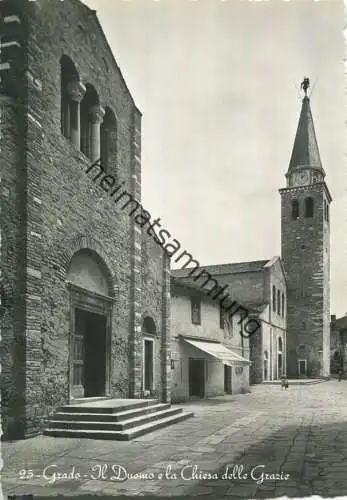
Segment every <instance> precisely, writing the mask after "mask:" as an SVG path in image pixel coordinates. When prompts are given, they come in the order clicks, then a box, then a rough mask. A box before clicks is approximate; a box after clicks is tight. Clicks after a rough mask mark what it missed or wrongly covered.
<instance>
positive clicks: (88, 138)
mask: <svg viewBox="0 0 347 500" xmlns="http://www.w3.org/2000/svg"><path fill="white" fill-rule="evenodd" d="M98 105H99V96H98V93H97V91H96V90H95V88H94V87H93V86H92V85H90V84H89V83H87V85H86V93H85V95H84V97H83V99H82V102H81V111H80V115H81V151H82V153H84V154H85V155H86V156H88V158H90V159H91V158H92V123H93V122H92V113H91V111H92V108H93V107H94V106H98Z"/></svg>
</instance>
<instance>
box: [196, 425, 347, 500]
mask: <svg viewBox="0 0 347 500" xmlns="http://www.w3.org/2000/svg"><path fill="white" fill-rule="evenodd" d="M274 418H276V417H275V415H274ZM232 440H233V436H231V437H230V440H229V442H230V444H231V443H232ZM288 443H291V444H290V446H289V447H288ZM227 445H228V438H227V439H225V440H224V441H223V446H224V447H225V449H224V452H225V453H226V455H227ZM346 459H347V422H341V423H336V424H327V425H319V426H304V427H303V426H300V427H299V426H286V427H283V428H282V429H281V430H280V431H278V432H276V433H274V434H271V435H270V436H268V437H267V438H266V439H264V440H259V441H258V442H256V440H255V442H254V444H252V446H250V447H249V448H247V449H246V450H245V452H243V453H242V454H239V455H238V456H236V457H235V458H233V459H232V460H230V462H226V463H225V465H224V466H223V467H222V468H220V469H219V470H216V471H213V472H214V473H217V474H218V480H212V481H206V480H203V481H201V482H200V483H199V486H202V485H204V486H206V487H207V486H213V485H214V486H215V487H214V493H213V495H212V494H211V495H208V496H209V497H210V498H212V497H213V496H215V497H216V496H218V498H220V497H228V498H238V499H242V498H247V499H248V498H259V499H263V498H275V497H280V496H287V497H289V498H294V497H295V498H297V497H307V496H311V495H320V496H322V497H330V498H331V497H336V496H339V497H342V496H343V497H345V495H346V493H347V474H346ZM197 465H198V467H199V468H200V469H201V470H202V469H203V463H202V462H200V463H199V462H198V460H197ZM205 472H211V471H208V469H205ZM266 474H267V475H268V476H266ZM276 475H277V476H276ZM252 476H253V477H252ZM187 493H188V492H187ZM189 493H190V492H189ZM192 493H193V494H194V491H192Z"/></svg>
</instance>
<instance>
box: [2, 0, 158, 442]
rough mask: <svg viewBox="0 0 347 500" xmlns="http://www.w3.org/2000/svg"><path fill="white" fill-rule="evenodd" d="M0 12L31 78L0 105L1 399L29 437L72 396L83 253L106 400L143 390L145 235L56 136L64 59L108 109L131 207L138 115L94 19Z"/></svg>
mask: <svg viewBox="0 0 347 500" xmlns="http://www.w3.org/2000/svg"><path fill="white" fill-rule="evenodd" d="M1 6H2V7H4V8H5V7H6V9H8V10H9V13H10V14H13V13H14V12H16V13H17V14H18V18H19V28H16V29H17V31H19V33H20V35H21V37H22V38H23V39H24V42H23V47H22V49H23V51H24V52H25V58H26V64H25V65H22V66H21V71H22V72H23V68H25V69H26V68H27V72H26V77H25V79H24V77H23V95H24V97H25V99H24V98H23V105H22V107H17V108H16V107H15V106H13V103H12V102H11V103H7V101H6V104H5V101H4V100H2V101H1V107H2V109H3V110H4V111H3V112H4V113H5V114H7V117H6V123H7V125H6V126H7V127H8V134H7V138H6V149H4V150H3V151H2V152H1V154H2V155H3V158H5V161H4V162H1V178H2V181H1V187H0V189H1V201H2V207H3V206H4V207H5V212H3V213H2V216H1V227H4V226H5V227H6V231H5V233H6V234H5V236H3V238H2V240H3V249H2V257H1V259H2V265H3V264H4V268H5V270H6V272H7V274H8V275H9V277H10V280H11V284H12V285H13V286H14V288H15V297H16V301H15V305H14V309H13V312H12V314H13V315H12V317H13V318H15V320H14V321H11V322H10V324H9V322H8V317H9V315H10V313H7V316H6V319H5V320H4V321H5V322H4V325H3V326H2V333H3V340H4V341H3V346H2V348H3V350H4V349H5V351H6V356H8V362H7V364H6V366H5V374H6V375H5V377H4V379H3V380H4V383H3V393H4V391H5V394H6V398H7V399H8V400H11V398H12V399H13V397H14V396H13V391H14V390H16V391H17V392H18V394H17V393H16V394H17V396H16V398H17V402H15V403H14V404H15V405H16V412H15V415H16V422H14V423H13V422H12V424H13V425H12V427H13V426H15V427H16V428H17V430H18V429H21V432H22V434H23V435H25V436H29V435H31V434H33V433H35V432H37V431H38V430H40V429H41V428H42V424H43V421H44V418H45V417H46V415H47V413H48V412H49V411H50V410H52V409H53V408H55V407H56V406H58V405H60V404H62V403H66V402H67V398H68V396H69V378H68V375H69V367H68V355H69V335H70V302H69V292H68V289H67V287H66V283H65V279H66V272H67V270H68V265H69V260H70V259H71V257H72V255H73V253H74V252H76V251H78V250H79V249H81V248H89V249H91V250H93V251H94V252H95V253H97V254H98V255H99V257H101V258H102V260H103V261H104V263H105V265H106V267H107V269H108V273H109V275H110V276H111V278H112V279H111V281H112V283H113V290H110V293H112V292H113V293H114V298H115V304H114V307H113V314H112V325H111V328H112V345H111V351H112V367H111V394H112V395H113V396H115V397H117V396H121V397H129V396H135V397H136V396H139V395H140V388H141V375H142V373H141V360H142V341H141V330H139V327H140V325H141V313H142V306H141V304H140V302H141V288H140V286H141V280H142V277H141V230H140V229H139V228H138V227H136V225H135V224H134V222H133V220H132V218H131V217H129V214H128V212H127V211H126V210H122V209H121V208H120V207H119V205H118V206H115V204H114V202H113V200H112V199H111V198H110V197H109V196H108V194H107V193H105V192H104V191H103V189H102V188H101V187H100V186H98V185H96V184H95V183H93V181H92V177H93V176H92V175H91V174H89V175H87V174H86V173H85V170H86V169H87V168H88V166H89V165H90V160H89V159H88V158H87V157H86V156H85V155H84V154H83V153H81V152H80V151H78V150H77V149H76V148H75V147H74V146H73V144H72V143H71V142H70V141H69V140H68V139H66V138H65V137H64V136H63V135H62V134H61V128H60V103H61V96H60V85H61V84H60V58H61V56H62V55H63V54H66V55H68V56H69V57H70V58H71V59H72V61H73V62H74V63H75V65H76V68H77V70H78V72H79V76H80V78H81V80H82V81H83V83H84V84H86V83H90V84H92V85H93V86H94V87H95V89H96V90H97V92H98V95H99V99H100V104H101V106H103V107H105V106H109V107H110V108H111V109H113V111H114V113H115V116H116V118H117V132H118V135H117V162H116V163H115V164H114V165H112V167H111V170H110V172H109V173H110V174H112V175H114V176H115V177H116V178H117V181H119V183H120V182H122V181H124V189H127V190H128V191H129V192H131V193H132V194H133V195H134V197H135V198H136V199H138V200H139V199H140V197H141V166H140V158H141V143H140V137H141V115H140V113H139V111H138V110H137V108H136V106H135V104H134V102H133V99H132V97H131V95H130V93H129V90H128V89H127V87H126V84H125V82H124V79H123V77H122V75H121V73H120V70H119V68H118V66H117V64H116V62H115V61H114V58H113V56H112V53H111V51H110V49H109V46H108V44H107V42H106V39H105V37H104V35H103V33H102V30H101V28H100V25H99V23H98V21H97V18H96V15H95V12H94V11H91V10H90V9H88V8H87V7H85V6H84V5H83V4H81V3H80V2H79V1H77V0H71V1H69V2H57V1H55V0H41V1H40V2H27V1H26V0H21V1H20V2H17V1H13V2H2V5H1ZM11 9H12V10H11ZM17 24H18V23H16V25H17ZM27 25H28V26H29V34H28V37H27V35H26V33H25V29H26V26H27ZM17 66H18V64H17ZM17 66H16V61H14V63H13V68H11V71H9V72H8V74H7V81H8V80H9V78H11V74H12V75H13V72H14V71H17V70H18V71H20V69H18V68H17ZM11 72H12V73H11ZM18 113H21V114H20V115H19V114H18ZM19 137H20V138H21V140H18V138H19ZM4 193H5V195H4ZM3 214H5V215H3ZM2 231H3V229H2ZM153 258H154V257H153ZM16 273H17V275H16ZM21 283H22V284H23V285H20V284H21ZM21 286H22V287H23V289H22V288H21ZM159 290H160V287H158V300H159V295H160V293H161V292H160V291H159ZM166 293H167V292H166ZM153 300H155V299H153ZM16 308H17V309H16ZM6 321H7V323H6ZM16 339H20V341H21V342H20V343H18V342H16ZM19 344H20V346H19ZM16 349H20V352H18V351H17V350H16ZM18 364H20V367H21V369H19V368H18V366H17V365H18ZM25 366H26V370H24V367H25ZM13 373H16V376H17V380H16V382H15V383H14V379H13ZM18 378H20V380H18ZM18 399H19V403H18ZM10 414H11V415H13V412H12V413H10V412H9V413H8V415H10ZM11 418H12V417H11ZM24 421H25V426H23V422H24ZM5 431H6V430H5ZM20 437H21V436H20Z"/></svg>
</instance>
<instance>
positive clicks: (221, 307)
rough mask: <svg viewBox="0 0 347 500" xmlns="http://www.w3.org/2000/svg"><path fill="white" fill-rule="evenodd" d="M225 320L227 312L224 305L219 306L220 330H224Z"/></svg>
mask: <svg viewBox="0 0 347 500" xmlns="http://www.w3.org/2000/svg"><path fill="white" fill-rule="evenodd" d="M224 319H225V310H224V307H223V305H222V304H219V328H222V330H224Z"/></svg>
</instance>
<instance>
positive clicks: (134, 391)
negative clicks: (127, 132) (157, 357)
mask: <svg viewBox="0 0 347 500" xmlns="http://www.w3.org/2000/svg"><path fill="white" fill-rule="evenodd" d="M135 129H137V130H141V116H140V114H139V113H138V111H137V110H136V109H134V111H133V132H132V133H133V137H134V136H135ZM140 138H141V133H140V135H139V139H138V140H140ZM133 142H134V141H132V143H133ZM131 148H132V152H131V157H132V170H131V193H132V196H133V197H134V199H136V200H137V201H138V202H139V203H141V158H139V157H138V156H137V155H138V150H136V154H135V148H134V145H133V144H132V146H131ZM136 156H137V158H136ZM131 233H132V234H131V241H132V249H131V254H132V257H131V311H132V320H131V325H130V339H129V344H130V351H132V356H130V359H129V362H130V367H129V378H130V384H129V391H130V397H135V398H139V397H141V396H142V390H143V387H142V367H143V352H142V335H141V322H142V311H141V289H142V272H141V262H142V231H141V229H140V228H139V227H138V226H137V224H136V222H135V218H132V224H131Z"/></svg>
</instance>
